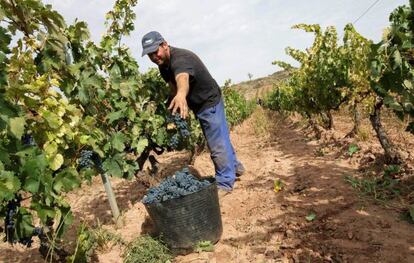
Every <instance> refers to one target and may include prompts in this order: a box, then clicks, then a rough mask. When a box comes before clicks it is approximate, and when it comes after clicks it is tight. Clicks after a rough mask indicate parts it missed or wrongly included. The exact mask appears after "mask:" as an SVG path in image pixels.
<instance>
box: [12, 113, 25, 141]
mask: <svg viewBox="0 0 414 263" xmlns="http://www.w3.org/2000/svg"><path fill="white" fill-rule="evenodd" d="M9 124H10V128H9V129H10V132H11V134H13V135H14V137H16V138H17V139H20V138H22V136H23V133H24V126H25V124H26V121H25V119H24V117H16V118H11V119H9Z"/></svg>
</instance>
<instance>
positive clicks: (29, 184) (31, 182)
mask: <svg viewBox="0 0 414 263" xmlns="http://www.w3.org/2000/svg"><path fill="white" fill-rule="evenodd" d="M39 186H40V178H39V177H36V176H29V177H27V178H26V180H25V181H24V186H23V189H24V190H25V191H28V192H30V193H33V194H35V193H37V192H38V191H39Z"/></svg>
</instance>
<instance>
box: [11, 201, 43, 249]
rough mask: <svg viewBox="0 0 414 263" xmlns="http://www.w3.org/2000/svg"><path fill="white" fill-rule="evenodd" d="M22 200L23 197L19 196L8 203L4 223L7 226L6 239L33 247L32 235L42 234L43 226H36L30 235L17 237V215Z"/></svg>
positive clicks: (12, 242)
mask: <svg viewBox="0 0 414 263" xmlns="http://www.w3.org/2000/svg"><path fill="white" fill-rule="evenodd" d="M21 200H22V199H21V197H20V196H18V197H17V198H15V199H13V200H11V201H9V202H8V204H7V210H6V217H5V219H4V224H5V227H6V229H5V232H6V237H5V240H4V241H7V242H9V243H10V244H15V243H17V242H19V243H20V244H22V245H24V246H26V247H31V246H32V243H33V240H32V237H33V236H40V235H41V234H42V233H43V228H41V227H35V228H34V229H33V232H32V234H31V235H30V236H24V237H20V238H19V239H16V238H15V232H16V225H15V217H16V215H17V213H18V210H19V207H20V202H21Z"/></svg>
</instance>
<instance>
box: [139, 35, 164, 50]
mask: <svg viewBox="0 0 414 263" xmlns="http://www.w3.org/2000/svg"><path fill="white" fill-rule="evenodd" d="M164 41H165V40H164V38H163V37H162V36H161V34H160V33H158V32H157V31H151V32H149V33H147V34H145V35H144V36H143V37H142V56H145V55H147V54H149V53H152V52H155V51H157V49H158V47H159V46H160V44H161V43H162V42H164Z"/></svg>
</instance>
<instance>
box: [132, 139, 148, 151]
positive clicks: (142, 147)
mask: <svg viewBox="0 0 414 263" xmlns="http://www.w3.org/2000/svg"><path fill="white" fill-rule="evenodd" d="M148 143H149V142H148V139H147V138H141V139H139V141H138V142H136V141H134V142H133V143H132V147H133V148H135V149H137V154H141V153H142V152H143V151H144V150H145V147H147V146H148Z"/></svg>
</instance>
